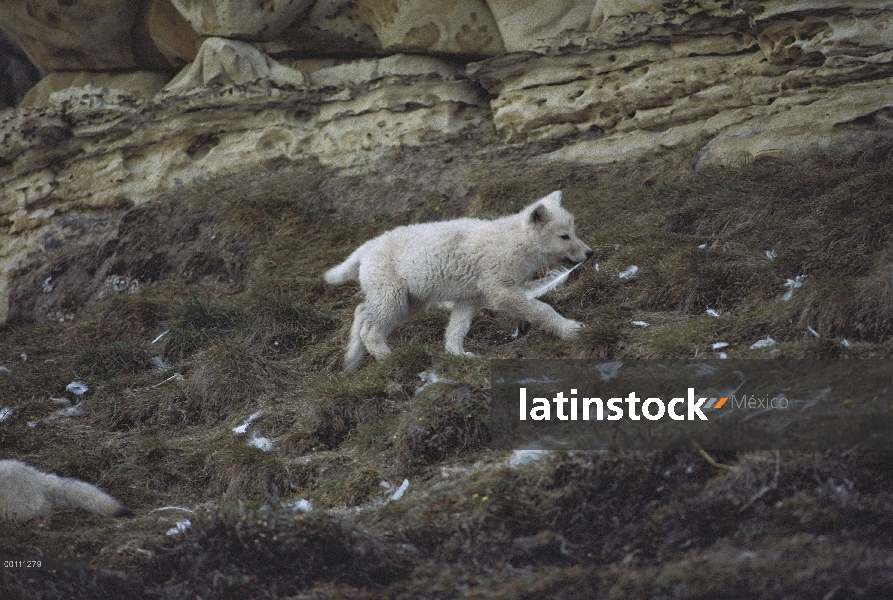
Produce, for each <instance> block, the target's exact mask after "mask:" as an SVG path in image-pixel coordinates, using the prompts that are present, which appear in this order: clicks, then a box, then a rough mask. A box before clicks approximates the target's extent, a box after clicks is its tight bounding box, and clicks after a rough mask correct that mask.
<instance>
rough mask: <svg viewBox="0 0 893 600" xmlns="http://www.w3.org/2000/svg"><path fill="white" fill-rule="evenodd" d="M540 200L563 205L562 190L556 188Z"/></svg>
mask: <svg viewBox="0 0 893 600" xmlns="http://www.w3.org/2000/svg"><path fill="white" fill-rule="evenodd" d="M540 202H546V203H548V204H554V205H555V206H561V190H555V191H554V192H552V193H551V194H549V195H548V196H546V197H545V198H541V199H540Z"/></svg>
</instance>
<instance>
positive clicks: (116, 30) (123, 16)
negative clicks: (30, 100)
mask: <svg viewBox="0 0 893 600" xmlns="http://www.w3.org/2000/svg"><path fill="white" fill-rule="evenodd" d="M138 11H139V4H138V3H136V2H127V1H126V0H80V1H79V2H59V1H58V0H4V1H3V2H0V23H2V25H3V29H4V30H5V31H6V33H7V34H8V35H9V37H10V38H12V39H13V40H14V41H15V42H16V43H17V44H18V45H19V46H21V48H22V49H23V50H24V51H25V53H26V54H27V55H28V58H30V59H31V62H33V63H34V64H35V65H37V66H38V67H39V68H40V69H41V70H43V71H44V72H49V71H111V70H125V69H136V68H137V59H136V56H135V55H134V52H133V48H132V44H131V41H132V32H133V29H134V25H135V23H136V20H137V13H138Z"/></svg>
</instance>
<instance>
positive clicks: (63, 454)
mask: <svg viewBox="0 0 893 600" xmlns="http://www.w3.org/2000/svg"><path fill="white" fill-rule="evenodd" d="M532 153H533V150H532V149H526V150H525V149H502V150H492V149H487V148H486V147H484V146H481V145H479V144H478V143H477V142H475V141H474V140H473V139H468V140H455V141H453V142H452V143H450V144H442V145H439V146H433V147H428V148H422V149H416V150H405V151H400V152H395V153H394V154H392V155H390V156H387V157H384V158H382V159H381V160H380V161H379V162H377V163H375V164H373V165H371V166H367V167H363V168H356V169H353V170H345V171H332V170H328V169H325V168H323V167H320V166H318V165H314V164H303V163H301V164H290V163H282V164H278V165H271V167H270V169H269V171H267V172H263V173H258V172H252V173H238V174H233V175H231V176H228V177H224V178H220V179H216V180H213V181H205V182H194V183H192V184H189V185H185V186H184V190H183V191H182V192H180V193H177V194H175V195H173V194H172V195H168V196H160V197H158V198H157V199H156V200H155V201H153V202H151V203H149V204H143V205H141V206H138V207H134V208H131V209H128V210H126V211H124V212H123V213H122V217H121V220H120V223H119V224H117V232H116V234H115V235H114V237H113V240H112V241H111V242H109V243H107V244H105V245H104V246H102V247H87V246H81V247H77V246H71V247H62V248H58V249H56V250H51V251H49V252H48V254H47V257H46V260H45V261H43V262H42V263H41V264H40V265H38V266H36V267H34V268H33V269H32V270H31V271H28V272H23V273H21V274H19V278H18V280H17V283H16V286H17V287H16V292H15V294H14V302H15V306H14V307H13V310H12V311H11V313H10V314H11V315H12V317H13V318H12V319H11V322H10V324H9V325H8V326H6V327H5V328H3V329H0V365H2V366H4V367H5V370H4V371H3V372H0V409H2V408H7V409H10V412H8V413H7V416H6V417H5V418H4V419H3V420H2V421H0V457H2V458H17V459H19V460H23V461H26V462H28V463H29V464H31V465H33V466H35V467H37V468H40V469H42V470H45V471H49V472H53V473H57V474H59V475H65V476H72V477H77V478H79V479H83V480H86V481H89V482H91V483H93V484H96V485H98V486H100V487H101V488H103V489H104V490H106V491H107V492H109V493H110V494H112V495H114V496H115V497H117V498H118V499H120V500H121V501H123V502H125V503H126V504H127V505H128V506H129V507H130V508H132V509H133V510H134V512H135V516H134V517H128V518H122V519H102V518H100V517H96V516H93V515H91V514H89V513H84V512H82V511H78V510H74V509H62V510H58V511H57V512H56V514H55V516H54V519H53V522H52V525H51V526H50V527H49V528H43V529H35V528H33V527H30V526H19V525H11V524H2V523H0V556H3V557H17V558H38V557H50V558H53V557H54V558H70V557H83V558H84V559H86V560H87V561H88V568H86V569H76V570H59V571H54V572H50V571H28V570H25V569H9V568H7V569H3V570H2V571H0V597H2V598H60V597H65V598H121V597H128V596H129V597H133V598H143V597H145V598H172V599H173V598H178V599H179V598H184V599H185V598H457V597H470V598H531V599H533V598H546V597H550V598H581V599H582V598H596V597H606V598H630V599H637V598H667V599H669V598H686V599H694V598H704V599H707V598H804V599H807V598H824V599H826V600H832V599H842V598H890V597H893V564H891V562H890V560H891V559H890V556H891V551H893V462H891V455H884V454H868V453H865V452H860V451H858V450H857V449H854V450H852V451H849V452H824V453H823V452H811V453H792V452H755V453H742V454H727V455H717V456H705V455H703V454H701V453H699V452H698V451H696V450H694V449H693V450H691V451H679V452H669V451H667V452H654V453H633V452H626V453H623V452H619V453H618V452H613V453H581V452H569V453H553V454H551V455H549V456H547V457H545V458H543V459H541V460H539V461H535V462H532V463H530V464H527V465H523V466H510V465H509V463H508V461H509V458H510V453H507V452H500V451H494V450H492V449H489V448H488V444H489V439H490V429H489V428H490V424H489V408H488V402H489V373H490V366H489V360H490V359H493V358H520V357H523V358H600V359H614V358H621V359H631V358H669V357H673V358H700V357H703V358H714V357H716V355H717V353H716V351H714V350H713V349H712V344H714V343H716V342H726V343H728V347H726V348H725V349H724V350H723V351H724V352H726V353H727V355H728V356H729V357H733V358H760V357H765V356H769V355H770V354H771V355H772V356H786V357H801V358H808V357H814V358H831V357H840V358H851V359H864V358H880V357H883V358H890V357H891V356H893V185H891V182H893V158H891V156H893V153H891V151H890V149H889V148H879V149H878V150H877V152H875V153H873V154H872V155H870V156H868V155H866V156H860V157H833V156H818V157H813V158H809V159H803V160H764V161H758V162H756V163H753V164H749V165H747V166H745V167H741V168H737V169H717V170H712V171H706V172H692V171H691V170H690V168H689V166H688V165H689V164H691V158H692V157H691V156H688V155H686V154H685V152H682V151H680V152H677V153H674V154H672V155H670V156H668V157H666V158H664V159H662V160H661V161H659V162H650V163H640V164H635V165H625V166H618V167H611V168H606V167H600V168H595V167H591V168H590V167H581V166H566V165H564V166H562V165H543V164H539V163H536V162H532V161H531V160H530V158H531V154H532ZM555 189H561V190H563V192H564V205H565V206H566V207H567V208H568V209H569V210H571V211H572V212H573V213H574V214H575V215H576V223H577V233H578V235H579V236H580V237H581V238H582V239H583V240H584V241H586V242H587V243H588V244H589V245H590V246H591V247H592V248H593V249H594V250H595V256H594V257H593V259H592V261H591V262H590V263H588V264H587V265H585V266H584V267H583V268H581V269H578V270H577V271H575V272H574V274H573V275H572V277H571V280H570V281H569V282H568V283H567V284H566V285H564V286H563V287H561V288H559V289H558V290H556V291H554V292H551V293H550V294H549V295H548V296H546V297H545V300H546V301H548V302H549V303H550V304H552V305H553V306H555V307H556V309H557V310H558V311H559V312H560V313H562V314H563V315H565V316H569V317H572V318H575V319H578V320H580V321H583V322H584V323H585V324H586V326H587V327H586V329H585V331H584V333H583V334H582V335H581V336H580V338H579V339H577V340H575V341H573V342H563V341H560V340H557V339H555V338H553V337H551V336H549V335H548V334H546V333H544V332H542V331H539V330H537V329H536V328H528V327H524V326H522V327H520V334H519V335H517V336H513V335H512V334H513V332H515V330H516V327H518V325H519V324H518V323H516V322H514V321H513V320H512V319H511V318H509V317H505V316H501V315H496V314H493V313H490V312H487V311H483V312H482V313H481V314H479V315H478V316H477V317H476V319H475V321H474V324H473V327H472V329H471V332H470V333H469V336H468V338H467V340H466V349H468V350H470V351H472V352H474V353H475V355H476V356H475V357H471V358H458V357H452V356H448V355H446V354H445V353H444V352H443V350H442V337H443V330H444V327H445V324H446V313H445V312H443V311H438V310H432V311H430V312H427V313H424V314H422V315H419V316H418V317H416V318H414V319H413V320H411V321H409V322H407V323H404V324H403V325H402V326H400V327H399V328H398V329H397V330H396V331H395V332H394V334H392V336H391V342H392V347H393V349H394V353H393V355H392V356H391V357H390V358H389V359H388V360H386V361H382V362H375V361H372V360H367V362H366V363H365V364H364V366H363V367H362V368H361V369H360V370H359V371H358V372H356V373H353V374H344V373H342V372H341V370H340V362H341V357H342V352H343V348H344V345H345V342H346V337H347V333H348V329H349V327H350V321H351V319H352V316H353V310H354V307H355V306H356V304H357V303H358V302H359V296H358V286H357V285H355V284H345V285H341V286H329V285H326V284H325V283H324V282H323V281H322V278H321V274H322V273H323V272H324V271H325V270H326V269H327V268H329V267H331V266H333V265H335V264H337V263H338V262H340V261H341V260H343V258H344V257H346V256H347V254H348V253H349V252H350V251H351V250H352V249H353V248H355V247H356V246H358V245H359V244H360V243H362V242H363V241H364V240H366V239H368V238H370V237H373V236H375V235H377V234H378V233H380V232H382V231H385V230H387V229H390V228H392V227H394V226H397V225H400V224H405V223H410V222H421V221H429V220H439V219H447V218H453V217H458V216H464V215H473V216H481V217H491V216H498V215H503V214H508V213H510V212H514V211H516V210H518V209H520V208H521V207H522V206H524V205H525V204H527V203H529V202H531V201H533V200H535V199H536V198H538V197H541V196H543V195H545V194H547V193H549V192H551V191H552V190H555ZM632 265H635V266H637V267H638V271H637V273H636V275H635V276H633V277H628V278H621V277H620V276H619V274H620V273H621V272H624V271H627V270H628V269H629V267H630V266H632ZM73 269H74V270H81V271H83V272H87V273H91V274H92V273H94V272H99V271H100V270H104V271H102V272H103V273H107V274H108V275H110V276H116V277H118V278H119V279H118V280H116V281H125V282H127V285H126V286H118V287H121V288H122V289H123V291H121V292H120V293H107V294H101V296H103V297H102V298H99V296H98V295H97V294H95V293H93V292H90V291H89V290H87V291H85V290H84V289H83V288H82V287H78V285H75V282H77V281H83V278H80V279H79V278H77V277H74V276H69V277H68V278H66V275H67V274H69V275H70V273H69V272H70V271H71V270H73ZM91 269H92V271H91ZM51 276H52V277H54V280H53V281H55V282H59V284H60V285H64V284H65V282H66V281H68V282H72V283H71V284H70V287H69V288H67V289H64V290H59V289H55V290H54V291H53V295H51V296H46V297H52V298H54V299H56V300H54V302H56V303H57V304H56V305H54V306H52V307H49V308H48V307H47V306H45V304H46V302H47V300H46V299H45V297H44V295H42V294H44V289H43V288H42V283H43V282H45V281H46V278H47V277H51ZM62 292H64V293H62ZM786 293H789V297H788V296H786ZM708 311H711V312H708ZM48 314H50V315H62V316H61V317H58V318H54V319H48V318H47V317H46V315H48ZM713 315H717V316H713ZM633 321H645V322H647V323H648V324H649V326H648V327H641V326H635V325H633V324H632V322H633ZM522 325H523V324H522ZM165 332H166V333H165ZM162 333H164V335H161V334H162ZM767 336H771V337H772V338H773V339H774V340H776V341H777V344H776V345H775V346H773V347H772V348H769V349H765V350H750V346H751V345H752V344H753V343H754V342H755V341H757V340H759V339H761V338H765V337H767ZM426 372H427V373H426ZM431 373H434V374H436V375H437V377H438V378H439V380H440V381H439V382H433V383H432V379H433V376H432V375H431ZM420 374H421V375H420ZM72 381H82V382H84V383H85V384H86V385H87V386H88V387H89V391H87V392H86V393H85V394H84V395H83V396H82V397H77V396H75V395H74V394H73V393H72V392H70V391H66V386H67V385H68V384H69V383H71V382H72ZM70 406H77V407H78V408H79V409H80V411H78V412H77V413H76V414H62V413H60V412H59V411H60V410H61V409H64V408H66V407H70ZM248 420H250V423H249V424H248V425H247V427H244V428H243V432H242V433H237V432H235V431H234V428H237V427H239V426H240V425H243V424H245V422H246V421H248ZM264 440H266V441H268V442H269V443H271V444H272V449H268V450H266V451H265V450H264V449H262V448H259V447H257V446H263V443H264ZM404 480H406V481H408V487H406V488H405V494H403V496H402V497H401V498H399V499H398V500H390V499H389V498H390V497H391V496H392V495H393V494H394V493H395V490H397V489H398V488H399V487H400V486H401V484H402V483H403V482H404ZM302 499H303V500H307V501H309V503H310V504H311V505H312V510H310V511H309V512H307V511H302V510H299V509H298V508H295V503H296V502H298V501H299V500H302ZM158 509H164V510H158ZM184 509H188V512H187V510H184ZM184 519H189V520H190V521H191V527H190V528H189V529H188V530H186V531H185V532H182V533H175V534H168V531H169V530H170V529H171V528H172V527H174V526H175V524H176V523H177V522H178V521H182V520H184Z"/></svg>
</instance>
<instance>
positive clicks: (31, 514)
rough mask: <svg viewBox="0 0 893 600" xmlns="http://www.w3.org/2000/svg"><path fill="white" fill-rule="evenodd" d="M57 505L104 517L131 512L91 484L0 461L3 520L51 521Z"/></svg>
mask: <svg viewBox="0 0 893 600" xmlns="http://www.w3.org/2000/svg"><path fill="white" fill-rule="evenodd" d="M54 505H56V506H74V507H76V508H83V509H85V510H89V511H90V512H93V513H95V514H97V515H100V516H103V517H117V516H121V515H125V514H129V513H130V511H129V510H128V509H127V507H125V506H124V505H123V504H121V503H120V502H118V501H117V500H115V499H114V498H112V497H111V496H109V495H108V494H106V493H105V492H103V491H102V490H100V489H99V488H97V487H94V486H92V485H90V484H89V483H84V482H83V481H79V480H77V479H71V478H68V477H58V476H56V475H50V474H49V473H43V472H41V471H38V470H37V469H35V468H33V467H29V466H28V465H26V464H25V463H23V462H19V461H17V460H0V520H5V521H12V522H14V523H24V522H25V521H30V520H31V519H35V518H38V517H40V518H44V519H49V518H50V517H51V516H52V511H53V506H54Z"/></svg>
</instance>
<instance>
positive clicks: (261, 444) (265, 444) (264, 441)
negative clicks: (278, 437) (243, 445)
mask: <svg viewBox="0 0 893 600" xmlns="http://www.w3.org/2000/svg"><path fill="white" fill-rule="evenodd" d="M248 445H249V446H251V447H253V448H258V449H259V450H263V451H264V452H270V451H271V450H273V442H272V441H271V440H270V439H269V438H265V437H260V436H258V435H257V434H256V433H255V434H253V435H252V436H251V439H250V440H248Z"/></svg>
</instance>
